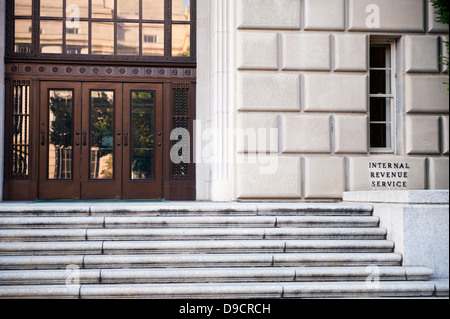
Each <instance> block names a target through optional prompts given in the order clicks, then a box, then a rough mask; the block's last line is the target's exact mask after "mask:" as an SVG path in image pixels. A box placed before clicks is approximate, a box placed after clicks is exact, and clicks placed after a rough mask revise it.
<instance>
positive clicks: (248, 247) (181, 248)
mask: <svg viewBox="0 0 450 319" xmlns="http://www.w3.org/2000/svg"><path fill="white" fill-rule="evenodd" d="M393 248H394V243H393V242H391V241H387V240H214V241H211V240H189V241H178V240H177V241H72V242H2V244H1V245H0V255H5V256H14V255H22V256H29V255H36V256H38V255H70V254H73V255H77V254H81V255H100V254H105V255H113V254H154V253H159V254H161V253H172V254H173V253H192V254H194V253H217V252H221V253H245V252H264V253H283V252H286V253H299V252H360V253H362V252H385V253H387V252H392V250H393Z"/></svg>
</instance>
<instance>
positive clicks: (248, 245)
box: [0, 202, 448, 299]
mask: <svg viewBox="0 0 450 319" xmlns="http://www.w3.org/2000/svg"><path fill="white" fill-rule="evenodd" d="M0 216H1V217H0V298H158V299H159V298H187V299H190V298H303V297H304V298H328V297H345V298H353V297H358V298H360V297H433V296H437V295H439V289H438V287H436V285H435V283H433V282H432V281H429V280H428V279H429V277H430V276H431V275H432V271H431V270H429V269H427V268H422V267H402V256H401V255H399V254H396V253H394V252H393V248H394V243H393V242H391V241H388V240H386V231H385V230H384V229H381V228H380V227H379V220H378V218H377V217H373V216H372V208H371V207H370V206H365V205H350V204H341V203H336V204H319V203H317V204H311V203H310V204H308V203H301V204H279V203H278V204H276V203H267V204H251V203H248V204H237V203H234V204H213V203H184V204H183V203H178V204H177V203H167V204H165V203H164V204H161V203H148V204H144V203H123V202H121V203H79V204H68V203H67V204H65V203H50V204H48V203H47V204H45V203H33V204H26V203H23V204H1V205H0ZM447 295H448V291H447Z"/></svg>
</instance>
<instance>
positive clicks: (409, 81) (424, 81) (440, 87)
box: [405, 74, 449, 113]
mask: <svg viewBox="0 0 450 319" xmlns="http://www.w3.org/2000/svg"><path fill="white" fill-rule="evenodd" d="M443 82H448V76H445V75H436V76H434V75H416V74H414V75H412V74H408V75H406V78H405V106H406V112H410V113H412V112H420V113H437V112H439V113H448V105H449V102H448V91H447V90H446V89H445V85H444V84H443Z"/></svg>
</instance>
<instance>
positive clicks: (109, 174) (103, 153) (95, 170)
mask: <svg viewBox="0 0 450 319" xmlns="http://www.w3.org/2000/svg"><path fill="white" fill-rule="evenodd" d="M90 127H91V131H90V178H91V179H112V178H113V177H114V176H113V174H114V169H113V168H114V152H113V150H114V92H113V91H91V110H90Z"/></svg>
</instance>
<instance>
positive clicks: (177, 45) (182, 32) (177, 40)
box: [172, 24, 191, 57]
mask: <svg viewBox="0 0 450 319" xmlns="http://www.w3.org/2000/svg"><path fill="white" fill-rule="evenodd" d="M190 51H191V27H190V25H189V24H174V25H172V56H184V57H189V56H191V52H190Z"/></svg>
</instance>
